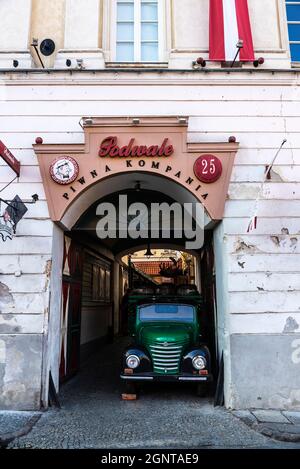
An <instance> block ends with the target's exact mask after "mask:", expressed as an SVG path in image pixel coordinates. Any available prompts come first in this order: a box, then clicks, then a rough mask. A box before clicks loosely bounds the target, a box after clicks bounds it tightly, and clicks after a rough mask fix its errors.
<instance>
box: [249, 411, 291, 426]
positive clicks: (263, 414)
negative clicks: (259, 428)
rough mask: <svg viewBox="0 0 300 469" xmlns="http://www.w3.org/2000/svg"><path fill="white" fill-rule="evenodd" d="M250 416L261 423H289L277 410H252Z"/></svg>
mask: <svg viewBox="0 0 300 469" xmlns="http://www.w3.org/2000/svg"><path fill="white" fill-rule="evenodd" d="M252 414H253V415H254V417H255V418H256V419H257V420H258V422H261V423H289V424H290V423H291V422H290V421H289V420H288V419H287V418H286V417H285V416H284V415H283V414H282V413H281V412H280V411H279V410H252Z"/></svg>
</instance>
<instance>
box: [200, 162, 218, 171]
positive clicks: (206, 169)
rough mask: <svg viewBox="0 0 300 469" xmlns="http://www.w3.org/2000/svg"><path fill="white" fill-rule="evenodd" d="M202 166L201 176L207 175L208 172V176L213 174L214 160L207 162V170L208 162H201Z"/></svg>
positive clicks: (214, 169)
mask: <svg viewBox="0 0 300 469" xmlns="http://www.w3.org/2000/svg"><path fill="white" fill-rule="evenodd" d="M202 166H203V170H202V174H208V171H209V172H210V174H215V172H216V165H215V160H214V159H211V160H209V169H208V161H207V160H203V161H202Z"/></svg>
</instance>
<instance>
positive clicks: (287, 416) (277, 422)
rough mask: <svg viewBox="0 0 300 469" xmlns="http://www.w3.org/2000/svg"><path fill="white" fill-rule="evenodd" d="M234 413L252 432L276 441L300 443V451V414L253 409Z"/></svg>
mask: <svg viewBox="0 0 300 469" xmlns="http://www.w3.org/2000/svg"><path fill="white" fill-rule="evenodd" d="M232 413H233V415H234V416H235V417H237V418H239V419H240V420H241V421H242V422H244V423H245V424H246V425H248V426H249V427H250V428H252V430H255V431H256V432H258V433H261V434H262V435H265V436H268V437H269V438H272V439H274V440H278V441H283V442H289V443H299V449H300V412H291V411H277V410H261V409H256V410H253V409H252V410H251V411H250V410H239V411H232Z"/></svg>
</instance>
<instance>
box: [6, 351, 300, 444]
mask: <svg viewBox="0 0 300 469" xmlns="http://www.w3.org/2000/svg"><path fill="white" fill-rule="evenodd" d="M119 357H120V344H119V343H117V344H115V345H108V346H106V347H105V348H104V349H103V350H102V351H101V353H99V354H98V355H97V356H95V357H93V359H92V360H90V361H89V363H88V364H87V365H86V366H85V367H84V368H83V369H82V371H81V372H80V373H79V374H78V375H77V376H76V377H75V378H74V379H72V380H71V381H69V382H68V383H67V384H66V385H65V386H63V388H62V390H61V392H60V400H61V404H62V409H61V410H49V411H48V412H45V413H44V414H43V415H42V417H41V418H40V420H39V421H38V422H37V423H36V425H35V426H34V428H33V429H32V431H31V432H30V433H29V434H28V435H26V436H23V437H20V438H18V439H16V440H14V442H13V443H11V444H10V445H9V447H10V448H155V449H160V448H165V449H166V448H170V449H171V448H178V449H179V448H300V445H299V444H295V443H284V442H276V441H274V440H271V439H269V438H267V437H265V436H263V435H261V434H259V433H256V432H255V431H254V430H252V429H251V428H249V427H248V426H247V425H245V424H244V423H243V422H242V421H240V420H239V419H238V418H236V417H235V416H234V415H232V414H231V413H230V412H228V411H226V410H225V409H223V408H214V407H213V405H212V399H203V398H199V397H197V396H196V394H195V389H194V387H193V386H192V385H190V384H189V385H184V384H178V385H176V386H175V385H164V386H161V385H156V386H155V385H154V384H151V385H150V384H147V386H145V387H144V388H143V389H142V390H141V393H140V396H139V399H138V400H137V401H122V400H121V397H120V396H121V392H122V384H121V383H120V380H119V366H118V365H119Z"/></svg>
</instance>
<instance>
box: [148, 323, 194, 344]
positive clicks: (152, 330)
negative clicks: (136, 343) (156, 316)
mask: <svg viewBox="0 0 300 469" xmlns="http://www.w3.org/2000/svg"><path fill="white" fill-rule="evenodd" d="M192 334H193V330H192V328H191V326H189V325H188V324H176V325H175V324H172V325H167V324H149V325H148V324H147V325H142V326H141V328H140V331H139V336H140V340H141V342H142V343H144V344H145V345H150V344H153V343H157V342H162V343H163V342H169V343H170V342H183V343H188V342H189V341H190V340H191V339H192Z"/></svg>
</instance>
